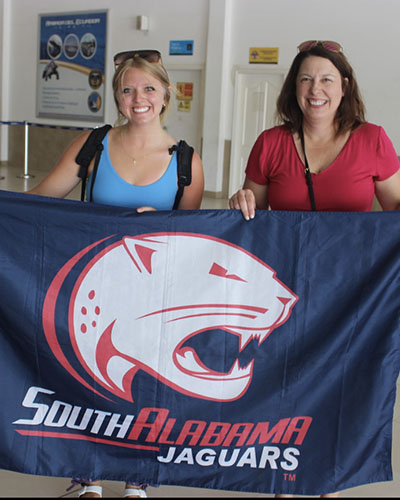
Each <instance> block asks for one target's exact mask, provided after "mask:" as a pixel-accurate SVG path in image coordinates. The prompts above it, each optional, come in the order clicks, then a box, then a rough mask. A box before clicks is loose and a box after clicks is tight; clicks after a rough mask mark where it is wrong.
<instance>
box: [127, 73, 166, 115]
mask: <svg viewBox="0 0 400 500" xmlns="http://www.w3.org/2000/svg"><path fill="white" fill-rule="evenodd" d="M164 100H165V91H164V87H163V85H162V84H161V82H160V81H159V80H158V79H157V78H155V77H154V76H153V75H151V74H150V73H148V72H147V71H144V70H142V69H139V68H131V69H128V70H127V71H126V73H125V74H124V76H123V78H122V80H121V85H120V90H119V95H118V104H119V110H120V112H121V113H122V114H123V115H124V116H125V118H126V119H127V120H128V121H129V122H132V123H137V124H143V123H149V122H151V121H153V120H154V119H157V120H159V119H160V113H161V111H162V109H163V104H164Z"/></svg>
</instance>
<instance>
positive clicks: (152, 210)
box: [136, 207, 157, 214]
mask: <svg viewBox="0 0 400 500" xmlns="http://www.w3.org/2000/svg"><path fill="white" fill-rule="evenodd" d="M156 211H157V209H156V208H154V207H139V208H137V209H136V212H137V213H138V214H142V213H143V212H156Z"/></svg>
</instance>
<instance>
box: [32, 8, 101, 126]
mask: <svg viewBox="0 0 400 500" xmlns="http://www.w3.org/2000/svg"><path fill="white" fill-rule="evenodd" d="M106 28H107V11H105V10H102V11H96V12H94V11H90V12H77V13H69V14H40V15H39V58H38V62H37V95H36V116H38V117H51V118H67V119H75V120H88V121H99V122H102V121H104V96H105V92H104V81H105V78H104V76H105V75H104V73H105V51H106Z"/></svg>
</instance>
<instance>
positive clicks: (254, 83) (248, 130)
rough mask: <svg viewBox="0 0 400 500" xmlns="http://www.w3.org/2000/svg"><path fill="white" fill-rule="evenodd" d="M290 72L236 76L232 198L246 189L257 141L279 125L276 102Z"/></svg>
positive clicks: (243, 70)
mask: <svg viewBox="0 0 400 500" xmlns="http://www.w3.org/2000/svg"><path fill="white" fill-rule="evenodd" d="M286 71H287V70H286V69H284V68H270V69H265V68H263V69H259V68H255V69H252V68H247V67H246V68H238V69H237V70H236V72H235V91H234V106H233V127H232V144H231V162H230V172H229V197H230V196H232V194H234V193H235V192H236V191H237V190H238V189H240V188H241V187H242V185H243V181H244V177H245V173H244V170H245V168H246V164H247V159H248V157H249V154H250V151H251V148H252V146H253V144H254V143H255V141H256V139H257V137H258V136H259V135H260V133H261V132H262V131H263V130H265V129H267V128H271V127H273V126H274V125H275V121H274V120H275V109H276V100H277V97H278V95H279V92H280V90H281V87H282V84H283V81H284V78H285V75H286Z"/></svg>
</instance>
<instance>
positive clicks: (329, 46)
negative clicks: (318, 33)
mask: <svg viewBox="0 0 400 500" xmlns="http://www.w3.org/2000/svg"><path fill="white" fill-rule="evenodd" d="M318 46H320V47H323V48H324V49H326V50H329V52H341V50H342V46H341V45H340V43H337V42H332V41H330V40H307V42H303V43H301V44H300V45H299V46H298V47H297V48H298V50H299V52H305V51H307V50H311V49H313V48H314V47H318Z"/></svg>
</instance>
